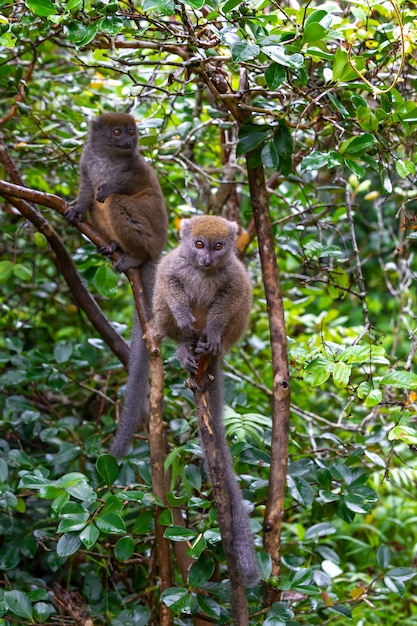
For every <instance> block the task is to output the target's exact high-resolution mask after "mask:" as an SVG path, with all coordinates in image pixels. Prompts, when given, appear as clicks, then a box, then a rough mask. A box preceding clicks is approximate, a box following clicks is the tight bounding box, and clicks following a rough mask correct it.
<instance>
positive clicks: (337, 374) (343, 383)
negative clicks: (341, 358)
mask: <svg viewBox="0 0 417 626" xmlns="http://www.w3.org/2000/svg"><path fill="white" fill-rule="evenodd" d="M351 372H352V366H351V365H348V364H347V363H343V362H339V363H335V364H334V366H333V381H334V384H335V385H336V387H338V389H346V387H347V386H348V384H349V378H350V374H351Z"/></svg>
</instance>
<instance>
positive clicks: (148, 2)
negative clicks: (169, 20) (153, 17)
mask: <svg viewBox="0 0 417 626" xmlns="http://www.w3.org/2000/svg"><path fill="white" fill-rule="evenodd" d="M142 9H143V11H145V12H150V11H154V10H156V11H160V12H161V13H162V14H163V15H172V14H173V13H174V11H175V2H174V0H143V5H142Z"/></svg>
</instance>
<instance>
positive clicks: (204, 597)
mask: <svg viewBox="0 0 417 626" xmlns="http://www.w3.org/2000/svg"><path fill="white" fill-rule="evenodd" d="M0 8H1V14H0V45H1V46H2V47H1V50H0V89H1V92H2V99H1V102H2V104H1V109H0V113H1V116H2V117H1V119H0V123H1V128H2V146H3V147H4V148H5V149H6V150H7V151H8V153H9V154H10V156H11V157H12V158H13V159H14V161H15V163H16V164H17V167H18V170H19V173H20V176H21V177H22V179H23V181H24V183H25V185H27V186H28V187H30V188H33V189H38V190H40V191H45V192H51V193H55V194H57V195H59V196H61V197H62V198H63V199H65V200H66V201H68V202H71V201H73V200H74V198H75V196H76V191H77V180H78V160H79V156H80V152H81V148H82V145H83V142H84V141H85V137H86V133H87V122H88V119H89V118H91V117H93V116H95V115H97V114H100V113H101V112H104V111H111V110H126V109H127V108H128V107H130V108H131V112H132V114H134V116H135V118H136V119H137V122H138V128H139V132H140V137H141V144H142V146H143V150H144V154H145V156H146V158H147V159H149V161H150V162H152V164H153V165H154V167H155V169H156V171H157V173H158V176H159V179H160V182H161V185H162V188H163V191H164V195H165V198H166V203H167V207H168V209H169V214H170V224H171V227H170V237H169V245H168V247H172V246H174V245H175V243H176V241H177V220H176V218H178V217H181V216H184V215H185V216H188V215H192V214H194V213H195V212H207V211H210V212H214V213H216V212H220V211H222V210H224V209H225V210H226V214H228V215H229V216H231V217H232V216H235V215H236V214H239V215H240V220H241V223H242V225H243V226H244V227H245V228H246V229H247V232H248V236H249V239H251V238H252V236H253V225H252V222H251V218H252V209H251V203H250V198H249V192H248V184H247V171H246V165H245V157H247V158H248V160H249V163H250V164H252V165H262V166H263V168H264V170H265V174H266V177H267V181H268V191H269V193H270V213H271V219H272V221H273V230H274V238H275V242H276V253H277V255H278V260H279V268H280V274H281V285H282V294H283V301H284V307H285V313H286V324H287V334H288V340H289V354H288V359H289V364H290V370H291V392H292V404H291V426H290V441H289V467H288V479H287V495H286V502H285V516H284V520H283V529H282V536H281V556H282V567H281V577H280V578H279V579H273V580H269V581H268V582H269V584H270V585H272V587H273V588H275V589H276V590H277V591H278V592H279V595H278V597H279V601H278V602H275V603H274V604H273V605H272V606H271V605H268V604H267V603H266V602H264V601H263V600H262V596H261V591H260V589H255V590H253V591H249V590H248V603H249V606H250V611H251V620H250V623H251V624H268V625H274V626H279V625H281V624H288V625H290V626H292V625H295V624H326V623H332V624H335V625H336V626H337V625H338V624H345V623H346V621H347V620H348V621H349V620H350V622H351V623H354V624H357V625H365V624H384V625H386V624H398V623H402V624H407V625H408V624H410V625H411V624H415V623H417V608H416V588H415V581H414V580H413V577H414V575H415V550H416V548H415V546H416V538H417V537H416V530H415V528H416V524H415V521H416V514H417V509H416V498H415V488H416V479H417V472H416V462H415V446H416V444H417V430H416V426H415V414H416V405H415V403H416V392H415V389H416V386H417V385H416V383H417V374H416V373H415V352H416V348H417V338H416V330H415V329H416V324H415V311H416V292H415V272H416V261H415V248H414V246H415V243H414V241H415V238H416V235H415V224H416V218H415V196H416V192H415V173H416V155H415V142H416V128H417V126H416V121H417V105H416V61H415V42H416V36H417V30H416V17H417V15H416V10H415V8H414V4H413V3H407V2H398V3H394V2H381V3H379V2H367V3H362V2H360V3H355V2H352V3H345V2H322V3H317V2H314V1H312V2H309V3H304V4H302V5H301V6H300V5H298V4H297V3H296V2H289V3H288V4H287V3H286V4H284V3H282V4H281V3H280V4H278V3H274V2H273V3H266V2H262V1H253V2H252V1H250V2H246V3H239V2H236V1H235V0H227V1H226V2H222V1H221V2H218V3H216V2H206V3H204V2H202V1H201V0H197V1H187V2H184V3H180V2H175V1H174V0H162V1H156V2H155V1H153V0H144V1H143V2H116V1H109V2H107V1H92V0H90V1H88V0H86V1H84V2H82V0H69V1H68V2H64V1H60V0H54V1H52V0H27V1H26V2H15V3H12V4H10V3H8V2H7V1H4V0H3V1H1V2H0ZM210 85H212V86H214V90H213V89H211V87H210ZM214 91H216V92H217V94H218V97H217V98H214V97H213V92H214ZM237 119H239V124H238V123H237V121H236V120H237ZM2 173H3V176H2V177H3V178H4V177H5V175H6V172H5V171H4V170H3V172H2ZM42 212H43V213H44V215H45V216H46V217H47V219H48V220H50V222H51V223H52V224H53V225H54V227H55V228H56V230H57V231H58V232H59V234H60V235H61V237H62V238H63V240H64V241H65V244H66V246H67V248H68V249H69V250H70V251H71V253H72V256H73V258H74V260H75V261H76V264H77V268H78V269H79V271H80V273H81V275H82V277H83V279H84V281H85V282H86V284H87V285H88V288H89V290H90V291H91V292H92V294H93V295H94V296H95V297H96V298H97V300H98V302H99V304H100V306H101V308H102V309H103V311H104V312H105V313H106V315H107V316H108V317H109V318H110V319H111V321H112V323H113V324H114V325H115V328H116V329H117V330H118V331H119V332H121V333H123V334H124V336H125V337H126V338H128V336H129V327H130V324H131V318H132V297H131V293H130V290H129V287H128V284H127V282H126V281H125V280H124V279H123V278H121V277H119V276H117V275H116V274H114V272H113V270H112V269H111V267H110V264H109V263H108V261H106V260H105V259H103V258H101V257H100V256H99V255H98V254H97V253H96V250H95V247H94V246H93V245H92V244H91V243H89V242H88V241H87V240H86V239H85V238H83V237H81V236H80V234H79V233H77V232H75V231H74V230H73V229H71V228H69V227H68V226H67V225H66V224H65V222H64V220H63V219H62V217H61V216H60V215H58V214H57V213H55V212H54V211H52V210H50V209H45V208H42ZM0 221H1V229H2V245H1V250H0V252H1V260H0V279H1V280H0V285H1V304H0V306H1V309H0V310H1V315H0V326H1V331H2V332H1V337H0V364H1V374H0V389H1V392H0V406H1V412H2V418H1V432H2V438H1V440H0V455H1V456H0V531H1V535H2V539H1V543H0V570H1V572H2V573H1V575H0V580H1V587H0V615H1V616H2V617H0V623H4V624H13V625H14V624H28V623H32V624H73V623H76V624H86V625H87V624H90V623H93V624H112V625H113V626H118V625H120V624H124V625H130V624H132V625H140V624H148V623H149V624H158V623H159V622H158V619H159V618H158V615H159V611H160V607H161V603H164V604H165V606H168V607H170V609H171V611H172V616H173V619H174V623H176V624H190V623H197V621H196V619H197V617H196V616H199V617H200V618H201V617H202V616H203V617H204V619H206V620H208V621H210V620H211V621H212V622H214V623H219V624H223V623H225V624H227V623H231V619H232V618H231V615H230V603H229V598H228V588H227V583H226V579H227V572H226V571H225V567H224V560H223V556H222V552H221V545H220V542H219V534H218V530H217V526H216V521H215V511H214V510H213V506H212V502H211V499H210V493H209V487H208V485H207V483H206V482H205V477H204V471H203V468H202V465H201V455H200V451H199V447H198V437H197V432H196V424H195V416H194V412H193V403H192V399H191V395H190V393H189V391H187V390H186V389H185V388H184V386H183V379H184V374H183V372H182V371H181V369H180V368H179V365H178V363H177V362H176V361H175V359H174V346H173V345H171V344H169V343H166V344H165V345H164V358H165V364H166V382H165V394H166V397H165V419H166V422H167V424H168V426H169V427H168V431H167V436H168V443H169V453H168V457H167V469H168V468H169V469H170V471H171V484H170V492H169V494H168V495H169V505H170V507H179V508H181V509H182V510H183V511H184V513H185V515H186V518H187V529H179V528H178V526H176V525H175V523H174V521H173V517H172V514H171V508H170V507H168V508H167V509H166V510H165V511H164V513H163V517H162V523H163V524H164V525H166V527H167V530H166V536H167V537H168V538H170V539H172V540H173V542H175V543H182V542H184V541H187V542H188V543H187V546H188V551H189V554H190V555H191V556H192V557H193V559H194V564H193V566H192V568H191V570H190V572H189V577H188V580H187V581H186V583H184V581H183V580H182V578H181V576H180V573H179V572H178V571H177V570H175V584H176V586H175V587H174V588H172V589H170V590H167V591H165V592H164V594H163V596H162V597H161V596H160V593H159V588H158V584H155V578H154V545H155V537H154V524H153V510H154V506H155V503H156V498H155V495H154V494H153V491H152V484H151V476H150V468H149V453H148V446H147V441H146V437H145V436H144V435H143V436H142V435H141V436H139V437H138V439H137V441H136V442H135V448H134V452H132V454H130V455H129V456H128V457H127V458H126V459H125V460H124V461H123V462H122V463H117V462H116V460H115V459H113V457H111V456H110V455H109V454H108V453H107V450H108V442H109V440H110V438H111V436H112V434H113V432H114V429H115V417H116V416H117V414H118V410H119V406H120V403H121V402H122V397H123V390H124V384H125V380H126V374H125V371H124V370H123V368H122V367H121V365H120V363H119V362H118V360H117V359H116V358H115V357H114V356H113V355H112V354H111V353H110V351H109V349H108V348H107V346H106V345H105V343H104V342H103V340H102V339H101V338H100V337H98V336H96V334H95V333H94V331H92V328H91V326H90V324H89V323H88V322H87V321H86V319H85V318H84V316H83V315H82V314H80V312H79V310H78V308H77V307H76V305H75V304H74V300H73V298H72V296H71V293H70V291H69V289H68V287H67V286H66V284H65V282H64V280H63V278H62V276H61V275H60V274H59V272H58V271H57V270H56V267H55V265H54V264H53V262H52V259H51V255H50V252H49V250H48V246H47V243H46V240H45V238H44V237H43V235H42V234H41V233H39V232H36V230H35V229H34V228H33V227H32V226H31V224H30V223H29V222H27V221H24V220H23V219H21V217H20V216H19V214H18V212H16V211H15V210H14V209H13V207H12V206H10V204H8V203H7V202H3V203H2V211H1V213H0ZM245 262H247V265H248V267H249V269H250V272H251V274H252V278H253V283H254V296H255V300H254V308H253V314H252V317H251V323H250V328H249V331H248V333H247V334H246V337H245V339H244V341H243V342H242V343H241V345H240V347H238V348H236V349H234V350H233V351H232V353H231V355H230V358H228V361H227V364H226V380H225V385H226V400H227V404H228V408H227V411H226V415H225V420H226V427H227V432H228V436H229V443H230V446H231V449H232V455H233V458H234V459H235V467H236V471H237V472H238V474H239V475H240V477H241V487H242V488H243V491H244V495H245V498H246V499H247V500H248V502H250V503H251V505H252V513H251V518H252V524H253V530H254V532H256V542H257V547H258V552H259V559H260V564H261V568H262V573H263V577H264V579H265V580H268V578H269V573H270V571H271V570H270V562H269V559H268V555H267V554H266V553H265V552H264V551H263V550H262V517H263V512H264V506H265V499H266V494H267V485H268V477H269V471H268V467H269V461H270V450H271V425H272V416H271V392H270V389H271V388H272V379H271V367H270V361H271V355H270V345H269V332H268V318H267V312H266V307H265V296H264V292H263V286H262V278H261V275H260V269H259V263H258V257H257V248H256V240H255V239H254V238H252V241H251V243H250V245H249V248H248V250H247V253H246V257H245ZM126 485H128V486H127V487H126ZM174 564H175V562H174ZM213 573H214V575H213Z"/></svg>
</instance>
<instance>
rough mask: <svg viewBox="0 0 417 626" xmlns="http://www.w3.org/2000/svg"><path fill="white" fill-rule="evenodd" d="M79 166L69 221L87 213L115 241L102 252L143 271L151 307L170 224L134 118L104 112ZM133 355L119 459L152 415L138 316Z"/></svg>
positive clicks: (119, 265) (115, 449) (120, 265)
mask: <svg viewBox="0 0 417 626" xmlns="http://www.w3.org/2000/svg"><path fill="white" fill-rule="evenodd" d="M80 165H81V176H80V184H79V191H78V196H77V200H76V203H75V206H74V207H71V208H69V209H68V210H67V211H66V213H65V217H66V219H67V220H68V222H69V223H70V224H72V223H74V222H75V221H77V220H80V219H82V217H83V216H84V214H85V213H86V212H87V211H88V213H89V220H90V222H91V224H92V225H93V226H94V227H95V228H96V229H97V231H98V232H99V233H101V234H102V235H103V236H105V237H106V238H107V239H109V241H110V245H109V246H108V247H107V248H104V249H103V250H102V252H103V253H105V254H111V253H112V252H114V251H115V250H117V249H120V250H121V252H122V256H121V258H120V260H119V261H117V262H116V263H115V269H116V270H117V271H120V272H123V271H126V270H128V269H130V268H133V267H140V272H141V277H142V281H143V284H144V288H145V292H146V296H147V298H148V302H149V303H151V300H152V292H153V283H154V274H155V261H156V259H157V258H158V257H159V255H160V254H161V252H162V249H163V247H164V245H165V241H166V236H167V229H168V219H167V214H166V210H165V203H164V197H163V195H162V191H161V187H160V185H159V183H158V180H157V178H156V175H155V173H154V172H153V170H152V168H151V167H150V166H149V165H148V164H147V163H146V161H145V159H144V158H143V156H142V155H141V153H140V151H139V147H138V133H137V128H136V123H135V120H134V118H133V117H132V116H131V115H128V114H127V113H105V114H103V115H100V116H98V117H97V118H95V119H93V120H92V121H91V123H90V132H89V137H88V141H87V143H86V144H85V146H84V149H83V152H82V155H81V162H80ZM130 354H131V356H130V359H129V374H128V379H127V384H126V395H125V400H124V406H123V410H122V414H121V417H120V420H119V423H118V427H117V433H116V437H115V439H114V441H113V444H112V446H111V452H112V453H113V454H115V455H116V456H121V455H123V454H125V453H126V451H127V449H128V447H129V445H130V443H131V441H132V438H133V435H134V434H135V432H136V431H137V429H138V427H139V426H140V424H141V423H142V421H143V420H144V419H147V417H148V415H149V397H148V396H149V385H148V372H149V362H148V354H147V350H146V345H145V342H144V340H143V332H142V329H141V325H140V322H139V318H138V316H137V314H136V313H135V318H134V322H133V329H132V345H131V353H130Z"/></svg>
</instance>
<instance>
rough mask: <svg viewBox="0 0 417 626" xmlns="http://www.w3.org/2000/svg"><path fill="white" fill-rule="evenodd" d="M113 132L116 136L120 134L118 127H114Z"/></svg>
mask: <svg viewBox="0 0 417 626" xmlns="http://www.w3.org/2000/svg"><path fill="white" fill-rule="evenodd" d="M113 133H114V134H115V135H116V137H120V135H121V134H122V131H121V130H120V128H115V129H114V131H113Z"/></svg>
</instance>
